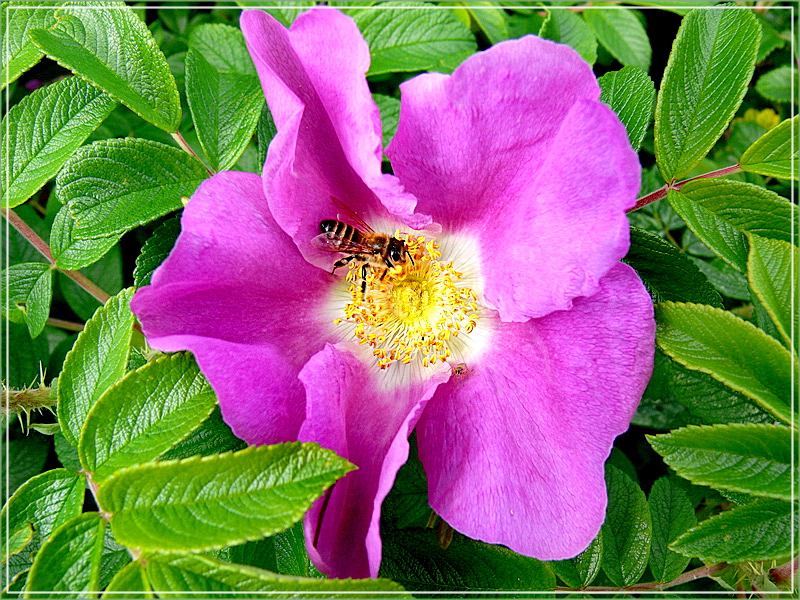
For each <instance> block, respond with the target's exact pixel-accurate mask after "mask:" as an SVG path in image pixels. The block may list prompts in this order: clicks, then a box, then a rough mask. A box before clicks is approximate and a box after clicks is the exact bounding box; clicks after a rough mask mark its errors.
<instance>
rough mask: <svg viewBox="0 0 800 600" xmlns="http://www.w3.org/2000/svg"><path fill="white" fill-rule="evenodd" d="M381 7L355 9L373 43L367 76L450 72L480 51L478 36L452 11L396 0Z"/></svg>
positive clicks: (364, 34) (359, 22)
mask: <svg viewBox="0 0 800 600" xmlns="http://www.w3.org/2000/svg"><path fill="white" fill-rule="evenodd" d="M392 7H402V8H401V9H400V10H391V8H392ZM415 8H417V9H419V10H414V9H415ZM381 9H382V10H368V9H361V10H354V11H352V12H351V14H352V16H353V19H354V20H355V22H356V25H358V28H359V29H360V30H361V33H362V35H363V36H364V39H365V40H366V41H367V44H368V45H369V50H370V55H371V57H372V62H371V64H370V67H369V71H368V73H367V75H379V74H382V73H402V72H408V71H427V70H431V71H442V70H444V71H445V72H449V71H452V70H453V69H455V67H457V66H458V65H459V64H461V62H462V61H463V60H464V59H465V58H466V57H467V56H469V55H470V54H472V53H474V52H475V51H476V50H477V44H476V43H475V36H473V35H472V32H471V31H470V30H469V28H468V27H467V26H466V25H464V24H463V23H462V22H461V21H459V19H458V17H456V16H455V15H454V14H453V13H452V12H450V11H449V10H429V5H427V4H425V3H424V2H393V1H390V2H384V3H382V4H381Z"/></svg>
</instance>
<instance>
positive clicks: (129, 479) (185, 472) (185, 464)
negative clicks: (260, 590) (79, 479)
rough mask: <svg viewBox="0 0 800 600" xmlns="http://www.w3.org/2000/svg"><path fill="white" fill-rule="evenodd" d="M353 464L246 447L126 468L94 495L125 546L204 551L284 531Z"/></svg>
mask: <svg viewBox="0 0 800 600" xmlns="http://www.w3.org/2000/svg"><path fill="white" fill-rule="evenodd" d="M352 469H353V467H352V465H350V463H348V462H347V461H345V460H344V459H340V458H338V457H337V456H336V455H335V454H334V453H333V452H331V451H330V450H325V449H321V448H319V447H318V446H317V445H316V444H299V443H296V442H295V443H292V444H281V445H276V446H259V447H249V448H246V449H245V450H241V451H239V452H234V453H232V454H218V455H215V456H208V457H193V458H187V459H185V460H179V461H167V462H161V463H151V464H145V465H141V466H139V467H134V468H129V469H125V470H123V471H120V472H117V473H116V474H114V475H113V476H112V477H111V478H109V479H107V480H106V481H105V482H104V483H103V484H101V485H100V490H99V493H98V500H99V503H100V505H101V506H102V507H103V509H104V510H106V511H108V512H110V513H112V515H113V516H112V517H111V528H112V531H113V532H114V537H115V538H116V539H117V540H118V541H119V542H120V543H121V544H123V545H125V546H128V547H129V548H140V549H161V550H209V549H212V548H221V547H223V546H227V545H231V544H236V543H241V542H244V541H245V540H255V539H258V538H260V537H262V536H264V535H271V534H273V533H275V532H277V531H282V530H284V529H286V528H287V527H289V526H290V525H292V524H293V523H295V522H296V521H297V520H299V519H300V517H301V516H302V515H303V513H304V512H305V511H306V510H308V508H309V507H310V506H311V502H312V501H314V500H315V499H316V498H317V497H318V496H319V495H320V494H322V492H323V490H324V489H325V488H327V487H328V486H330V485H331V484H333V482H334V481H336V479H338V478H340V477H342V476H343V475H344V474H345V473H347V472H348V471H351V470H352ZM156 587H158V586H156Z"/></svg>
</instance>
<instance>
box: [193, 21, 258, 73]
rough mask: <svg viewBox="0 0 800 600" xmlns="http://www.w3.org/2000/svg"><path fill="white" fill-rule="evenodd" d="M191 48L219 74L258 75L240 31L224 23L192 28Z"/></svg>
mask: <svg viewBox="0 0 800 600" xmlns="http://www.w3.org/2000/svg"><path fill="white" fill-rule="evenodd" d="M189 48H192V49H194V50H196V51H197V52H199V53H200V54H202V55H203V57H204V58H205V59H206V60H207V61H208V62H209V63H211V65H213V67H214V68H215V69H216V70H217V71H219V72H230V71H233V72H236V73H245V74H247V75H257V73H256V67H255V65H254V64H253V59H252V58H250V53H249V52H248V51H247V45H246V44H245V42H244V35H243V34H242V31H241V30H240V29H237V28H236V27H231V26H230V25H223V24H222V23H205V24H203V25H198V26H197V27H194V28H192V30H191V32H190V33H189Z"/></svg>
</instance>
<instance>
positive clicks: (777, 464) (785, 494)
mask: <svg viewBox="0 0 800 600" xmlns="http://www.w3.org/2000/svg"><path fill="white" fill-rule="evenodd" d="M648 439H649V440H650V444H651V445H652V446H653V448H654V449H655V451H656V452H658V453H659V454H660V455H661V456H663V457H664V461H665V462H666V463H667V464H668V465H669V466H670V467H672V468H673V469H675V471H676V472H677V473H678V475H680V476H681V477H685V478H686V479H688V480H689V481H691V482H692V483H696V484H699V485H707V486H710V487H713V488H718V489H723V490H731V491H734V492H742V493H745V494H752V495H754V496H766V497H770V498H780V499H783V500H789V499H791V496H792V489H791V488H792V482H791V478H792V457H791V446H792V432H791V430H790V429H789V428H788V427H784V426H783V425H772V424H767V423H762V424H756V423H748V424H742V423H735V424H731V425H713V426H711V427H693V426H689V427H686V428H683V429H677V430H675V431H673V432H671V433H668V434H664V435H657V436H652V437H649V438H648Z"/></svg>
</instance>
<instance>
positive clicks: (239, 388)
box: [131, 172, 332, 444]
mask: <svg viewBox="0 0 800 600" xmlns="http://www.w3.org/2000/svg"><path fill="white" fill-rule="evenodd" d="M181 227H182V231H181V234H180V236H179V238H178V241H177V243H176V245H175V248H174V249H173V250H172V253H171V254H170V255H169V257H168V258H167V259H166V260H165V261H164V263H163V264H162V265H161V266H160V267H159V268H158V270H157V271H156V272H155V273H154V274H153V278H152V282H153V283H152V285H150V286H147V287H144V288H142V289H140V290H139V291H138V292H136V294H135V296H134V298H133V301H132V302H131V308H132V310H133V311H134V313H136V315H137V317H138V318H139V320H140V322H141V323H142V329H143V330H144V333H145V335H146V336H147V340H148V342H149V343H150V345H151V346H153V347H154V348H156V349H159V350H163V351H165V352H174V351H177V350H191V351H192V352H193V353H194V354H195V356H196V357H197V361H198V364H199V365H200V368H201V370H202V371H203V373H204V374H205V375H206V377H208V379H209V381H210V383H211V385H212V387H213V388H214V390H215V392H216V393H217V396H218V397H219V402H220V406H221V408H222V413H223V416H224V417H225V420H226V422H227V423H228V424H229V425H231V427H232V428H233V430H234V432H235V433H236V434H237V435H238V436H239V437H241V438H243V439H245V440H246V441H248V442H249V443H251V444H266V443H277V442H282V441H289V440H293V439H296V437H297V432H298V430H299V429H300V424H301V422H302V420H303V418H304V415H305V392H304V390H303V387H302V385H301V384H300V382H299V380H298V379H297V374H298V373H299V371H300V369H301V368H302V366H303V364H305V362H306V360H308V358H309V357H310V356H311V355H312V354H313V353H314V352H315V351H317V350H318V349H319V348H321V347H322V346H323V344H324V343H325V341H326V340H327V339H329V336H330V333H329V332H330V326H329V325H328V320H329V319H328V318H327V317H326V316H325V315H324V313H323V312H322V311H321V310H318V307H320V306H323V305H324V298H325V296H326V294H327V293H328V288H329V286H330V285H331V283H332V278H330V276H329V275H326V274H325V273H322V272H321V271H320V270H319V269H316V268H314V267H312V266H311V265H309V264H308V263H307V262H306V261H304V260H303V258H302V257H301V256H300V253H299V252H297V249H296V247H295V246H294V244H293V243H292V241H291V240H290V239H289V238H288V237H287V236H286V235H285V234H284V233H283V232H282V231H281V230H280V229H279V228H278V226H277V225H276V224H275V222H274V220H273V219H272V217H271V216H270V214H269V211H268V210H267V204H266V199H265V198H264V195H263V192H262V186H261V178H260V177H258V176H257V175H252V174H249V173H237V172H222V173H218V174H217V175H215V176H214V177H212V178H211V179H208V180H206V181H205V182H203V184H202V185H201V186H200V188H199V189H198V190H197V191H196V192H195V194H194V196H193V197H192V199H191V201H190V202H189V204H188V205H187V206H186V209H185V210H184V213H183V218H182V220H181Z"/></svg>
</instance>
